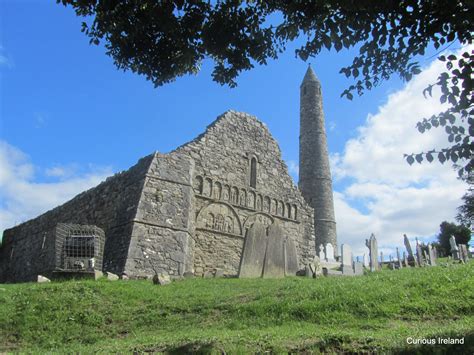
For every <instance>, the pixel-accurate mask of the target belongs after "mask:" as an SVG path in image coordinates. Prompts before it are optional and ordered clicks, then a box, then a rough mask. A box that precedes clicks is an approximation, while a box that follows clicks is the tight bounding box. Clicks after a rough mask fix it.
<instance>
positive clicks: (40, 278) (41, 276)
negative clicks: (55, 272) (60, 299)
mask: <svg viewBox="0 0 474 355" xmlns="http://www.w3.org/2000/svg"><path fill="white" fill-rule="evenodd" d="M36 282H38V283H44V282H51V280H50V279H48V278H47V277H45V276H43V275H38V278H37V279H36Z"/></svg>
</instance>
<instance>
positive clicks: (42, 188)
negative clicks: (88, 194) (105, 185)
mask: <svg viewBox="0 0 474 355" xmlns="http://www.w3.org/2000/svg"><path fill="white" fill-rule="evenodd" d="M41 170H42V169H39V168H36V167H35V166H34V165H33V164H32V163H31V161H30V160H29V158H28V156H27V155H26V154H25V153H23V152H22V151H21V150H19V149H18V148H15V147H13V146H11V145H9V144H8V143H6V142H4V141H0V196H1V199H0V232H3V230H4V229H6V228H10V227H12V226H14V225H15V224H18V223H20V222H23V221H25V220H28V219H30V218H33V217H36V216H38V215H39V214H41V213H44V212H46V211H48V210H49V209H51V208H54V207H56V206H58V205H60V204H62V203H64V202H66V201H67V200H69V199H70V198H72V197H74V196H75V195H77V194H78V193H80V192H82V191H84V190H87V189H89V188H91V187H93V186H95V185H97V184H98V183H100V182H101V181H102V180H104V179H105V178H106V177H107V176H109V175H111V174H112V171H111V169H110V168H99V169H94V170H91V171H88V172H86V173H82V174H77V175H75V176H71V175H68V174H69V171H68V168H62V167H60V166H56V167H53V168H50V169H46V170H45V171H46V173H47V175H48V173H49V176H52V177H59V178H61V180H60V181H54V182H48V183H38V182H35V172H37V171H41Z"/></svg>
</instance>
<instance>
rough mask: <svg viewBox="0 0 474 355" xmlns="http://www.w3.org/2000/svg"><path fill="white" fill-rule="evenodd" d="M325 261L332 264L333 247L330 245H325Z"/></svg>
mask: <svg viewBox="0 0 474 355" xmlns="http://www.w3.org/2000/svg"><path fill="white" fill-rule="evenodd" d="M326 261H328V262H334V261H335V259H334V247H333V245H332V244H331V243H327V244H326Z"/></svg>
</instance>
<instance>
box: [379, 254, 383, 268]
mask: <svg viewBox="0 0 474 355" xmlns="http://www.w3.org/2000/svg"><path fill="white" fill-rule="evenodd" d="M382 268H383V251H381V252H380V269H382Z"/></svg>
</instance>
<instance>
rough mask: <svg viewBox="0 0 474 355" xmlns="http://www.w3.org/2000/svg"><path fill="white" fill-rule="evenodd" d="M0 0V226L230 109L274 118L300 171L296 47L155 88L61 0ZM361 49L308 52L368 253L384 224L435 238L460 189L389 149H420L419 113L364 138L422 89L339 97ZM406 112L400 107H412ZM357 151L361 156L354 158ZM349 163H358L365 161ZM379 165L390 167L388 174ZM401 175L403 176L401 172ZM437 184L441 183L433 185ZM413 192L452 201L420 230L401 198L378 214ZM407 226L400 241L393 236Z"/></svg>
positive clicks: (387, 87)
mask: <svg viewBox="0 0 474 355" xmlns="http://www.w3.org/2000/svg"><path fill="white" fill-rule="evenodd" d="M0 6H1V7H0V14H1V15H0V16H1V19H0V21H1V34H0V35H1V37H0V75H1V87H0V90H1V91H0V100H1V101H0V105H1V111H0V140H1V142H2V154H3V163H2V164H3V170H4V173H3V174H4V178H3V180H0V208H1V211H0V217H2V219H3V220H2V221H0V222H1V225H0V229H4V228H7V227H10V226H11V225H13V224H15V223H19V222H21V221H22V220H25V219H28V218H31V217H34V216H36V215H38V214H39V213H42V212H44V211H46V210H48V209H50V208H52V207H54V206H55V205H57V204H58V203H61V202H64V201H65V200H67V199H69V198H70V197H72V196H74V194H76V193H78V192H80V191H81V190H83V189H85V188H88V187H90V186H93V185H94V184H96V183H98V182H99V181H101V179H103V177H105V176H107V175H110V174H112V173H114V172H118V171H121V170H124V169H128V168H129V167H130V166H132V165H133V164H134V163H135V162H136V161H137V160H138V159H139V158H140V157H142V156H145V155H148V154H150V153H151V152H153V151H155V150H158V151H160V152H168V151H170V150H172V149H174V148H175V147H177V146H179V145H181V144H183V143H185V142H187V141H189V140H191V139H193V138H194V137H195V136H197V135H198V134H200V133H201V132H203V131H204V129H205V127H206V126H207V125H208V124H209V123H211V122H212V121H213V120H214V119H215V118H216V117H217V116H218V115H219V114H221V113H223V112H225V111H226V110H229V109H234V110H237V111H245V112H248V113H250V114H253V115H255V116H257V117H258V118H259V119H260V120H262V121H264V122H265V123H266V124H267V125H268V127H269V129H270V131H271V132H272V134H273V135H274V136H275V138H276V139H277V140H278V142H279V143H280V147H281V149H282V152H283V158H284V159H285V161H287V163H288V165H289V167H290V171H291V174H292V176H293V177H294V178H295V179H297V169H296V167H297V162H298V134H299V85H300V83H301V80H302V78H303V75H304V73H305V71H306V68H307V65H308V64H307V63H304V62H302V61H301V60H299V59H296V58H295V56H294V51H293V49H294V47H290V48H289V50H288V51H287V52H286V53H285V54H284V55H282V56H281V58H280V59H279V60H277V61H273V62H270V63H269V65H267V66H259V67H256V68H255V69H254V70H252V71H250V72H246V73H244V74H242V75H241V76H240V77H239V79H238V85H239V86H238V87H237V88H236V89H229V88H228V87H222V86H220V85H218V84H216V83H214V82H213V81H212V80H211V76H210V72H211V69H212V66H211V63H210V62H205V63H204V65H203V70H202V71H201V72H200V73H199V74H198V75H197V76H187V77H183V78H178V79H177V80H176V82H174V83H171V84H168V85H165V86H163V87H159V88H154V87H153V85H152V84H151V83H150V82H148V81H146V79H145V78H144V77H141V76H138V75H136V74H133V73H131V72H123V71H119V70H117V69H116V68H115V66H114V65H113V63H112V60H111V58H109V57H107V56H106V55H105V50H104V48H103V47H101V46H99V47H97V46H92V45H89V41H88V39H87V38H86V36H85V35H84V34H82V33H81V32H80V28H81V21H82V19H80V18H78V17H76V15H75V14H74V12H73V11H72V10H71V9H70V8H65V7H63V6H60V5H57V4H55V2H49V3H48V2H44V1H13V0H10V1H8V0H7V1H3V2H2V4H1V5H0ZM353 55H354V52H350V51H346V52H341V53H335V52H330V53H328V52H323V53H322V54H321V55H319V56H318V57H317V58H315V59H311V60H310V62H311V63H312V66H313V68H314V70H315V72H316V74H317V76H318V77H319V79H320V81H321V82H322V85H323V94H324V109H325V115H326V125H327V134H328V142H329V151H330V153H331V161H332V163H333V174H334V175H335V184H334V189H335V190H336V218H337V220H338V221H337V222H338V225H341V228H340V229H339V230H340V233H339V239H340V241H342V242H349V243H351V244H353V245H354V248H355V249H356V250H360V251H361V252H362V251H363V249H362V248H363V247H362V246H363V240H364V238H367V237H368V236H369V235H368V233H369V232H370V231H374V232H376V235H377V232H379V233H380V232H381V234H382V235H380V238H381V244H382V245H385V246H386V247H387V248H391V247H393V246H394V245H395V244H397V245H398V244H399V245H402V239H401V236H402V235H403V233H407V232H408V233H411V234H409V236H410V237H412V238H414V237H415V236H419V237H420V238H429V237H430V236H432V235H433V234H434V233H436V232H437V230H438V226H439V224H440V223H441V222H442V221H443V220H444V219H450V220H453V217H454V214H455V207H456V206H457V205H459V203H460V200H459V197H460V196H461V195H462V192H463V187H461V185H460V184H459V182H457V181H456V180H455V178H454V179H453V177H452V176H451V175H453V174H454V173H453V172H451V171H449V169H446V167H439V166H436V165H435V164H433V166H431V167H430V166H428V167H416V168H413V169H412V170H409V169H410V167H408V166H405V165H406V164H405V163H404V162H403V161H402V160H403V159H401V158H402V155H403V153H405V152H407V153H411V152H412V151H406V150H405V151H403V150H399V151H395V152H392V150H393V149H395V147H396V148H397V149H403V148H404V149H410V148H413V149H415V150H416V148H418V147H419V148H420V149H421V148H423V147H422V146H421V145H420V146H418V145H417V144H418V142H419V140H420V137H419V136H420V135H418V136H417V132H416V131H415V129H414V123H415V122H416V120H414V121H413V119H412V118H410V117H407V120H406V126H403V125H398V126H397V127H402V126H403V127H404V128H403V129H404V130H405V129H408V131H403V132H399V134H401V136H400V137H399V140H400V141H402V142H403V144H400V143H397V140H396V139H394V140H393V141H392V142H391V141H390V139H389V142H386V143H387V144H388V145H387V144H382V145H380V142H376V143H374V144H375V145H374V146H373V147H372V148H370V147H369V146H367V142H370V139H372V138H373V137H376V136H377V134H379V135H380V136H381V139H382V141H383V140H384V139H385V140H387V139H388V138H390V136H391V135H392V132H393V129H394V127H393V126H391V125H393V124H392V123H390V116H391V114H390V112H385V113H384V111H383V110H384V108H387V109H388V108H390V107H392V106H390V105H391V101H390V100H392V101H393V100H395V99H396V98H397V95H398V94H400V95H401V94H403V93H405V94H406V93H408V92H410V90H413V88H410V87H407V86H406V85H405V84H404V83H402V82H401V81H400V80H399V79H397V78H393V79H392V80H389V81H387V82H385V83H384V84H383V85H381V86H380V87H378V88H375V89H373V90H372V91H370V92H367V93H366V94H365V95H364V96H362V97H356V98H355V99H354V100H353V101H352V102H351V101H348V100H346V99H342V98H340V93H341V92H342V91H343V90H344V89H345V88H346V87H347V86H348V85H350V84H351V81H350V80H349V79H346V78H345V77H344V76H343V75H341V74H339V73H338V72H339V69H340V68H341V67H342V66H344V65H347V64H349V63H350V62H351V59H352V58H353ZM427 57H429V55H428V56H427ZM431 60H432V59H431ZM422 65H424V66H425V67H427V68H428V67H429V66H430V65H434V64H431V62H430V60H428V59H423V61H422ZM427 70H428V69H427ZM433 72H435V71H433ZM433 75H434V74H433ZM430 78H431V77H430ZM430 78H425V81H429V80H430ZM434 78H435V77H434ZM434 78H433V81H434ZM415 84H416V83H415ZM419 84H420V85H423V84H424V82H421V83H419ZM415 86H416V85H415ZM420 87H421V86H420ZM420 95H421V92H420ZM407 101H408V102H411V98H410V99H409V100H405V101H403V102H404V103H403V105H398V106H393V107H397V109H398V107H400V106H404V105H408V104H407ZM415 101H416V100H414V102H413V103H412V104H413V105H415V106H414V107H419V106H420V105H426V106H427V107H429V106H430V105H431V106H432V104H430V103H429V102H428V101H420V99H419V98H417V101H416V102H415ZM407 110H408V111H405V113H403V112H400V113H399V115H401V116H403V115H404V114H405V115H406V112H412V111H413V110H411V109H410V108H407ZM374 117H375V118H374ZM418 118H422V117H418ZM384 122H385V123H386V124H385V123H384ZM397 122H398V121H397ZM401 122H403V120H402V121H401ZM382 123H384V124H382ZM379 126H383V127H379ZM411 131H413V133H411ZM376 132H379V133H376ZM406 132H408V133H406ZM385 134H386V135H387V136H385ZM407 134H408V135H410V137H413V138H412V140H413V142H414V145H411V146H410V145H409V144H408V146H404V144H405V143H406V140H407V139H405V138H403V137H405V136H406V135H407ZM425 136H426V135H425ZM417 137H418V138H417ZM421 138H423V139H425V140H427V143H430V144H435V145H436V144H438V143H439V141H441V140H442V139H443V137H442V135H436V137H435V139H434V140H433V139H429V138H426V137H421ZM410 139H411V138H410ZM410 139H408V140H410ZM375 140H376V139H375ZM390 144H391V145H390ZM378 145H380V146H378ZM349 147H350V149H349ZM374 147H375V148H374ZM430 148H431V147H430ZM378 150H380V154H379V153H377V152H378ZM395 150H396V149H395ZM353 152H358V153H359V156H356V157H354V153H353ZM387 152H391V154H392V155H389V156H388V158H387V159H388V160H390V159H391V160H394V159H395V160H396V166H395V167H394V166H393V164H392V165H390V164H391V162H390V161H388V162H385V163H383V164H388V166H385V165H383V164H379V165H374V166H373V167H372V168H371V169H372V171H365V172H364V171H358V169H359V167H360V166H361V165H366V164H365V163H364V161H365V160H367V161H371V162H372V163H374V164H376V163H377V161H378V157H380V156H384V155H386V154H387ZM371 154H376V155H374V156H372V155H371ZM393 157H395V158H393ZM399 158H400V159H399ZM357 162H359V163H357ZM361 162H362V163H361ZM0 163H1V161H0ZM351 164H357V169H354V167H353V166H351ZM401 164H404V165H401ZM367 165H369V166H370V164H367ZM400 169H401V170H400ZM374 170H375V171H374ZM376 171H386V172H387V175H383V174H382V175H380V174H377V173H376ZM446 171H447V172H446ZM398 173H400V174H403V176H404V178H403V179H401V180H400V179H395V178H393V176H397V175H398ZM439 173H440V174H442V175H443V179H447V180H446V181H445V182H446V183H447V184H448V185H449V187H450V188H451V189H452V190H449V191H446V194H448V195H453V197H452V198H451V200H449V201H448V202H446V199H445V197H443V196H444V195H440V196H439V200H436V201H433V197H432V196H433V193H432V192H433V191H438V190H439V186H438V187H437V186H433V183H434V182H435V181H436V180H438V175H437V174H439ZM372 175H375V178H373V177H372ZM379 175H380V176H379ZM426 176H428V177H429V178H426ZM2 181H3V182H2ZM443 181H444V180H443ZM368 184H369V185H368ZM387 186H389V187H390V189H389V190H387ZM430 186H431V187H432V188H433V190H429V187H430ZM410 189H414V190H413V191H415V193H417V192H418V193H425V195H426V196H427V197H425V198H426V199H427V200H424V199H423V198H422V197H420V203H419V204H418V205H419V206H418V208H419V209H420V211H421V210H423V208H425V206H427V205H432V204H433V203H443V204H444V203H447V204H448V205H446V206H444V209H445V210H446V211H445V212H444V213H441V214H440V213H437V214H435V216H432V220H430V221H428V222H427V223H426V228H424V229H420V228H418V227H416V226H414V224H416V223H415V220H413V221H412V222H411V224H410V223H408V224H407V225H405V224H404V223H403V222H404V221H406V217H403V216H404V213H405V214H406V213H408V214H409V215H411V216H412V215H413V212H412V211H411V210H410V209H409V210H408V211H407V209H406V208H403V207H402V205H400V208H399V210H394V211H392V215H393V216H394V217H393V218H394V219H393V220H392V222H393V223H391V222H390V216H383V215H381V214H380V213H379V212H380V211H378V209H379V208H383V205H382V206H377V203H379V204H380V203H382V202H383V201H384V200H383V199H384V198H385V199H388V200H390V194H392V195H394V196H398V198H399V200H400V199H401V200H400V201H399V202H400V203H402V202H403V201H404V200H403V198H402V195H403V193H405V192H406V193H408V194H409V195H411V196H414V195H413V194H410V191H411V190H410ZM453 191H454V192H453ZM387 194H388V195H387ZM425 195H423V196H425ZM387 196H389V197H387ZM430 196H431V197H430ZM428 197H429V198H428ZM28 199H30V201H27V200H28ZM31 199H36V200H37V201H34V202H33V201H31ZM395 200H397V198H395ZM394 203H395V202H394ZM389 204H390V203H389ZM440 207H442V206H440ZM413 208H417V207H416V206H413ZM420 216H422V213H421V212H420ZM412 217H413V216H412ZM384 218H385V219H384ZM399 218H401V219H400V220H398V219H399ZM426 218H428V219H430V217H428V216H426ZM412 219H413V218H412ZM355 226H357V227H355ZM387 226H390V227H389V228H388V227H387ZM429 226H431V227H429ZM387 228H388V229H390V233H391V234H390V233H389V234H390V235H392V236H391V237H386V242H384V236H383V233H384V232H383V231H384V230H385V231H386V230H387ZM410 228H411V229H410ZM417 228H418V229H417ZM398 234H399V235H400V242H399V243H398V242H397V240H396V237H395V235H398ZM357 236H359V237H357ZM379 245H380V242H379Z"/></svg>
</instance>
